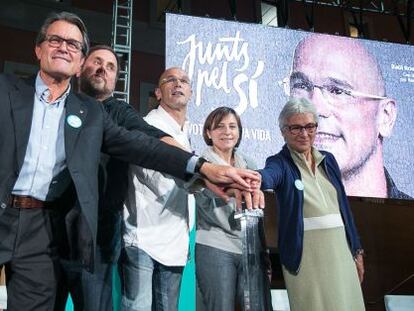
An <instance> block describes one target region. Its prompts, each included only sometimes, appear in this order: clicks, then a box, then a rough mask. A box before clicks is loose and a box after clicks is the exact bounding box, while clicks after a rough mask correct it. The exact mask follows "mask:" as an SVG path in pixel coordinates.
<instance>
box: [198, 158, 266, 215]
mask: <svg viewBox="0 0 414 311" xmlns="http://www.w3.org/2000/svg"><path fill="white" fill-rule="evenodd" d="M200 173H201V174H202V175H203V176H204V177H205V178H204V181H205V184H206V187H207V188H208V189H210V190H211V191H213V192H214V193H215V194H216V195H218V196H219V197H220V198H222V199H224V200H225V201H228V200H230V197H234V198H235V200H236V206H237V208H239V209H241V206H242V202H244V203H245V204H246V208H247V209H252V208H264V206H265V204H264V195H263V192H262V191H261V190H260V184H261V175H260V174H259V173H258V172H255V171H252V170H247V169H240V168H235V167H232V166H226V165H218V164H212V163H209V162H206V163H204V164H203V166H202V167H201V169H200Z"/></svg>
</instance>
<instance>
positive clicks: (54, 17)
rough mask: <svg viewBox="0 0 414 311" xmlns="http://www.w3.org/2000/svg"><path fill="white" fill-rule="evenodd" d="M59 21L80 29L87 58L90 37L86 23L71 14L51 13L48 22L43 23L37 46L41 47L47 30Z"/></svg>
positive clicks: (83, 50) (83, 52)
mask: <svg viewBox="0 0 414 311" xmlns="http://www.w3.org/2000/svg"><path fill="white" fill-rule="evenodd" d="M57 21H65V22H68V23H70V24H73V25H75V26H76V27H78V28H79V31H80V32H81V33H82V38H83V39H82V41H83V42H82V54H83V55H84V56H86V55H87V54H88V51H89V37H88V31H87V29H86V26H85V23H84V22H83V21H82V20H81V18H80V17H79V16H77V15H76V14H73V13H70V12H60V13H55V12H53V13H51V14H50V15H49V16H48V17H47V18H46V20H45V21H44V22H43V25H42V27H40V31H39V33H38V34H37V37H36V45H37V46H39V45H40V44H41V43H42V42H43V41H45V40H46V34H47V30H48V28H49V26H50V25H52V24H53V23H54V22H57Z"/></svg>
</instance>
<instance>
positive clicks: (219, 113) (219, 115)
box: [203, 106, 243, 148]
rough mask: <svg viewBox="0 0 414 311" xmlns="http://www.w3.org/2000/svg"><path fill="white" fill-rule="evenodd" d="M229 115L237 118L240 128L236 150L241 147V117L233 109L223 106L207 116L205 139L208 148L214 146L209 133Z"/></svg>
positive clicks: (204, 127) (204, 131)
mask: <svg viewBox="0 0 414 311" xmlns="http://www.w3.org/2000/svg"><path fill="white" fill-rule="evenodd" d="M229 114H232V115H234V117H235V118H236V122H237V126H238V127H239V139H238V140H237V143H236V145H235V148H237V147H238V146H239V145H240V141H241V139H242V133H243V127H242V125H241V121H240V117H239V115H238V114H237V112H236V111H235V110H234V109H233V108H230V107H224V106H223V107H218V108H216V109H214V110H213V111H212V112H210V114H209V115H208V116H207V119H206V121H205V122H204V126H203V138H204V141H205V143H206V144H207V145H208V146H212V145H213V141H212V140H211V138H209V137H208V135H207V131H211V130H214V129H216V128H217V125H218V124H219V123H220V122H221V120H223V119H224V118H225V117H226V116H228V115H229Z"/></svg>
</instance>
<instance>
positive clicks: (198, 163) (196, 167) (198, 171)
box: [194, 157, 208, 177]
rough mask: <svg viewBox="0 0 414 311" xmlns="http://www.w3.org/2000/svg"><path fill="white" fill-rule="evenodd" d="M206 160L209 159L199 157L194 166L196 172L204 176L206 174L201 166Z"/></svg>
mask: <svg viewBox="0 0 414 311" xmlns="http://www.w3.org/2000/svg"><path fill="white" fill-rule="evenodd" d="M206 162H208V161H207V160H206V159H205V158H203V157H199V158H198V159H197V162H196V164H195V167H194V174H199V175H201V176H204V174H202V173H201V171H200V170H201V167H202V166H203V164H204V163H206ZM204 177H205V176H204Z"/></svg>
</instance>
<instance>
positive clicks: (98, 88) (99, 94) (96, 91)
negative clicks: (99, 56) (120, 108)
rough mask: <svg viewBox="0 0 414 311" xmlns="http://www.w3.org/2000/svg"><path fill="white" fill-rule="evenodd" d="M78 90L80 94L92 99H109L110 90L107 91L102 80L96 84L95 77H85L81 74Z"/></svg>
mask: <svg viewBox="0 0 414 311" xmlns="http://www.w3.org/2000/svg"><path fill="white" fill-rule="evenodd" d="M80 89H81V91H82V93H85V94H87V95H89V96H91V97H94V98H103V97H109V96H111V94H112V90H109V89H108V87H107V84H106V81H105V80H104V79H102V81H101V82H98V81H96V77H95V75H90V76H87V74H86V73H82V74H81V76H80Z"/></svg>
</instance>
